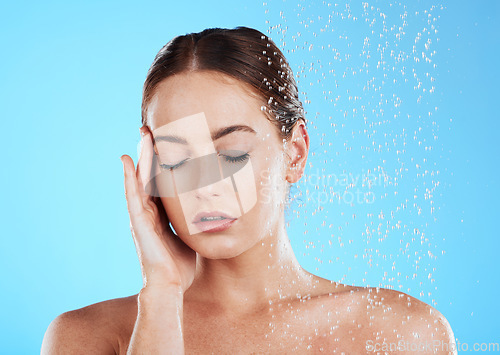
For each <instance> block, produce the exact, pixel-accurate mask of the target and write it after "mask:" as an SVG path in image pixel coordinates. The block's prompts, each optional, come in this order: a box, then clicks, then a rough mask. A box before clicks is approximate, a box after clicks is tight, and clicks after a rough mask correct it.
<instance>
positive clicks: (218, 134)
mask: <svg viewBox="0 0 500 355" xmlns="http://www.w3.org/2000/svg"><path fill="white" fill-rule="evenodd" d="M233 132H250V133H253V134H257V132H255V131H254V129H253V128H252V127H250V126H247V125H233V126H227V127H222V128H220V129H218V130H217V131H215V132H214V133H212V134H211V137H212V140H213V141H216V140H217V139H219V138H222V137H224V136H226V135H228V134H231V133H233ZM154 139H155V142H172V143H179V144H188V142H187V141H186V139H184V138H182V137H179V136H175V135H167V136H156V137H154Z"/></svg>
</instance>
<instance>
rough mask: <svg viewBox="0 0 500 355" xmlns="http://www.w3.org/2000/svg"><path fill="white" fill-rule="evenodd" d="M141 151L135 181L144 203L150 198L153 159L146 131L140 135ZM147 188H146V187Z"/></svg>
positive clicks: (149, 137)
mask: <svg viewBox="0 0 500 355" xmlns="http://www.w3.org/2000/svg"><path fill="white" fill-rule="evenodd" d="M141 146H142V148H141V153H140V157H139V162H138V163H137V181H138V185H139V189H140V192H141V197H142V200H143V204H144V205H146V203H147V201H149V200H150V199H151V195H152V192H153V191H151V190H152V189H151V187H152V186H151V183H152V181H151V166H152V161H153V144H152V141H151V134H150V133H146V134H145V135H144V136H142V140H141ZM148 184H149V188H148V190H146V187H148Z"/></svg>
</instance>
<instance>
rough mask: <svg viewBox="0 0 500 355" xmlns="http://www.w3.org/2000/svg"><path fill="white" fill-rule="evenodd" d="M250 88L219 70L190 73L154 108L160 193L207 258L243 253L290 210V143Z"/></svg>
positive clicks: (160, 93)
mask: <svg viewBox="0 0 500 355" xmlns="http://www.w3.org/2000/svg"><path fill="white" fill-rule="evenodd" d="M221 79H222V80H221ZM247 90H248V89H247V88H246V86H245V84H242V83H241V82H239V81H238V80H236V79H233V78H231V77H229V76H226V75H224V74H221V73H218V72H210V71H204V72H200V71H198V72H190V73H182V74H179V75H175V76H173V77H170V78H168V79H165V80H164V81H163V82H161V83H160V84H159V86H158V87H157V88H156V90H155V95H154V97H153V98H152V100H151V102H150V104H149V106H148V110H147V112H148V123H149V126H150V129H151V131H152V133H153V138H154V141H155V153H156V154H157V159H158V163H159V166H160V167H159V169H158V170H157V171H155V172H154V174H153V175H156V185H157V188H158V191H157V192H158V193H159V196H160V198H161V201H162V203H163V205H164V207H165V210H166V212H167V215H168V217H169V219H170V223H171V224H172V226H173V227H174V229H175V231H176V233H177V235H178V236H179V237H180V238H181V239H182V240H183V241H184V242H185V243H186V244H187V245H188V246H189V247H191V248H192V249H193V250H195V251H196V252H197V253H199V254H200V255H201V256H203V257H207V258H212V259H219V258H230V257H234V256H237V255H239V254H241V253H243V252H244V251H246V250H248V249H249V248H251V247H252V246H254V245H255V244H256V243H258V242H260V241H261V240H262V239H263V238H264V237H265V236H266V235H268V234H269V230H270V229H271V228H272V226H274V225H275V224H276V222H277V221H278V220H279V218H280V213H282V207H283V203H284V198H285V193H286V174H285V166H286V163H285V154H284V149H283V142H282V140H281V138H280V136H279V134H278V131H277V129H276V127H275V126H274V125H273V124H272V123H271V122H269V120H268V119H267V118H266V116H265V113H264V112H263V111H262V110H261V106H262V105H263V103H262V102H261V101H260V100H259V99H257V98H255V97H254V96H251V95H250V94H249V91H247Z"/></svg>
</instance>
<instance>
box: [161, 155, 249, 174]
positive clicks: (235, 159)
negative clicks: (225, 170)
mask: <svg viewBox="0 0 500 355" xmlns="http://www.w3.org/2000/svg"><path fill="white" fill-rule="evenodd" d="M219 156H222V157H224V160H225V161H227V162H228V163H241V162H243V161H245V160H247V159H248V157H249V156H250V154H248V153H245V154H243V155H240V156H238V157H230V156H228V155H222V154H221V155H219ZM186 160H188V159H184V160H182V161H181V162H179V163H177V164H175V165H167V164H160V167H162V168H163V169H167V170H174V169H177V168H178V167H180V166H181V165H182V164H184V162H185V161H186Z"/></svg>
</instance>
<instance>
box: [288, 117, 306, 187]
mask: <svg viewBox="0 0 500 355" xmlns="http://www.w3.org/2000/svg"><path fill="white" fill-rule="evenodd" d="M292 132H293V133H292V137H291V140H290V141H289V142H288V143H287V148H286V155H287V157H288V161H287V166H286V180H287V181H288V182H289V183H292V184H293V183H295V182H297V181H299V180H300V178H301V177H302V175H303V174H304V170H305V168H306V162H307V155H308V154H309V135H308V134H307V129H306V125H305V123H304V121H303V120H299V122H297V124H296V125H295V127H293V131H292Z"/></svg>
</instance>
